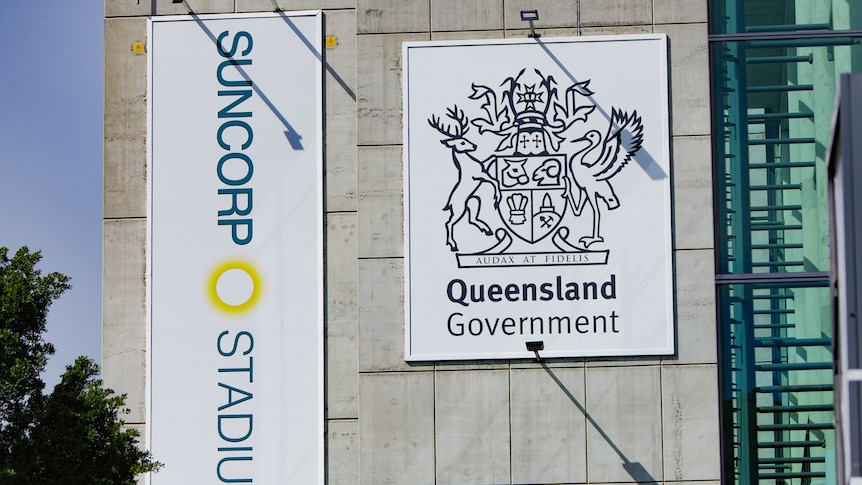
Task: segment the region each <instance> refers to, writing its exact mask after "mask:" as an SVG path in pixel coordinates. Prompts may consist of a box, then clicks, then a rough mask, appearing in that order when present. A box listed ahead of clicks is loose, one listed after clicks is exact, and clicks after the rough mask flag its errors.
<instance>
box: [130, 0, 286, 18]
mask: <svg viewBox="0 0 862 485" xmlns="http://www.w3.org/2000/svg"><path fill="white" fill-rule="evenodd" d="M142 1H146V0H142ZM189 8H191V9H192V11H193V12H195V13H199V14H200V13H229V12H233V11H234V10H233V8H234V0H184V3H172V2H171V0H156V15H178V14H187V13H189ZM269 10H272V8H271V7H270V9H269Z"/></svg>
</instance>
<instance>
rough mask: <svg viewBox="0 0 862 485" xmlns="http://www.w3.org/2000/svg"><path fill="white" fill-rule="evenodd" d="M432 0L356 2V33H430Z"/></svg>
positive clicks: (367, 0) (373, 0)
mask: <svg viewBox="0 0 862 485" xmlns="http://www.w3.org/2000/svg"><path fill="white" fill-rule="evenodd" d="M430 3H431V2H430V0H356V31H357V32H359V33H360V34H385V33H395V32H428V31H430V30H431V5H430Z"/></svg>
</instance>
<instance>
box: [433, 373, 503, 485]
mask: <svg viewBox="0 0 862 485" xmlns="http://www.w3.org/2000/svg"><path fill="white" fill-rule="evenodd" d="M436 375H437V380H436V389H435V391H436V392H435V403H436V408H435V413H436V416H437V420H436V436H437V443H436V454H435V457H436V460H437V467H436V468H437V482H436V483H438V484H440V485H447V484H460V483H509V473H510V466H511V463H510V452H509V431H510V429H509V372H508V371H506V370H492V371H463V372H457V371H456V372H437V373H436Z"/></svg>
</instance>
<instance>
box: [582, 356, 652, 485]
mask: <svg viewBox="0 0 862 485" xmlns="http://www.w3.org/2000/svg"><path fill="white" fill-rule="evenodd" d="M586 373H587V377H586V381H587V404H586V409H587V413H589V415H590V416H591V417H592V419H593V421H595V424H593V423H590V422H588V423H587V466H588V470H587V474H588V475H589V478H590V481H591V482H632V481H635V477H643V474H644V473H645V474H648V475H649V476H650V477H651V478H653V479H654V480H655V481H658V482H661V481H662V456H661V453H662V452H661V450H662V430H661V388H660V387H661V385H660V382H661V381H660V372H659V368H658V367H657V366H655V367H607V368H589V367H588V368H587V369H586ZM599 430H601V432H600V431H599ZM602 433H604V435H606V437H604V436H602ZM617 450H618V451H617ZM620 454H622V456H620ZM624 464H626V466H625V467H624V466H623V465H624ZM638 472H640V473H638ZM633 473H634V474H636V475H635V476H633Z"/></svg>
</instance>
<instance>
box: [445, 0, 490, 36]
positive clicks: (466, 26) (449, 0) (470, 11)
mask: <svg viewBox="0 0 862 485" xmlns="http://www.w3.org/2000/svg"><path fill="white" fill-rule="evenodd" d="M502 28H503V0H476V1H472V2H465V1H463V0H434V1H432V2H431V30H434V31H441V30H442V31H453V30H499V29H502Z"/></svg>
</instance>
